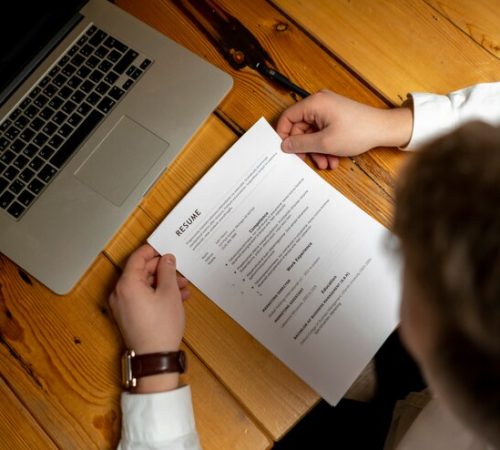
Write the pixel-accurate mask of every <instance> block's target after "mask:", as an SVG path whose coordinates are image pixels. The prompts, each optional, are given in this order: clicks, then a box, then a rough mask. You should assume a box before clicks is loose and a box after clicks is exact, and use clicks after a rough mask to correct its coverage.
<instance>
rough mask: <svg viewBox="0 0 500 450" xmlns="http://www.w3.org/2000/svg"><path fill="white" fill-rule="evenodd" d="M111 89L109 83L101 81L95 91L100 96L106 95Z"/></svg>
mask: <svg viewBox="0 0 500 450" xmlns="http://www.w3.org/2000/svg"><path fill="white" fill-rule="evenodd" d="M110 87H111V86H110V85H109V84H108V83H105V82H104V81H101V82H100V83H99V84H98V85H97V87H96V88H95V91H96V92H98V93H99V94H102V95H104V94H105V93H106V92H108V90H109V88H110Z"/></svg>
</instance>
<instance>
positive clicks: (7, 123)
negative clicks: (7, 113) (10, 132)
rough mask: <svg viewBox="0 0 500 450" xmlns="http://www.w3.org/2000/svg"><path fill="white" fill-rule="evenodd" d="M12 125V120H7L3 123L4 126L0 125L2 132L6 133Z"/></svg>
mask: <svg viewBox="0 0 500 450" xmlns="http://www.w3.org/2000/svg"><path fill="white" fill-rule="evenodd" d="M11 125H12V120H9V119H7V120H5V121H3V122H2V125H0V131H5V130H6V129H7V128H9V127H10V126H11Z"/></svg>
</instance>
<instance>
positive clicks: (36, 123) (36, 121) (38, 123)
mask: <svg viewBox="0 0 500 450" xmlns="http://www.w3.org/2000/svg"><path fill="white" fill-rule="evenodd" d="M44 125H45V122H44V121H43V120H42V119H40V117H35V118H34V119H33V120H32V121H31V123H30V128H32V129H33V130H35V131H38V130H39V129H40V128H42V127H43V126H44Z"/></svg>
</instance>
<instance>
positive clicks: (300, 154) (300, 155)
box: [297, 153, 307, 161]
mask: <svg viewBox="0 0 500 450" xmlns="http://www.w3.org/2000/svg"><path fill="white" fill-rule="evenodd" d="M297 156H298V157H299V158H300V159H301V160H302V161H305V160H306V156H307V155H306V154H305V153H297Z"/></svg>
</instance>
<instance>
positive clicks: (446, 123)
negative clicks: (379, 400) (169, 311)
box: [118, 83, 500, 450]
mask: <svg viewBox="0 0 500 450" xmlns="http://www.w3.org/2000/svg"><path fill="white" fill-rule="evenodd" d="M411 97H412V99H413V111H414V120H413V133H412V137H411V141H410V143H409V144H408V146H407V147H406V148H405V150H414V149H416V148H418V147H419V146H421V145H422V144H424V143H426V142H428V141H430V140H432V139H434V138H436V137H438V136H440V135H443V134H445V133H447V132H449V131H451V130H452V129H454V128H456V127H457V126H459V125H461V124H462V123H464V122H467V121H469V120H482V121H485V122H488V123H490V124H492V125H500V83H482V84H478V85H476V86H472V87H468V88H465V89H461V90H459V91H455V92H452V93H450V94H448V95H435V94H424V93H413V94H411ZM121 404H122V437H121V442H120V444H119V446H118V448H119V449H120V450H126V449H127V450H129V449H134V450H146V449H148V450H156V449H162V450H166V449H168V450H181V449H182V450H187V449H189V450H196V449H200V448H201V447H200V443H199V439H198V434H197V432H196V427H195V421H194V414H193V407H192V403H191V391H190V389H189V386H183V387H181V388H179V389H176V390H173V391H169V392H164V393H159V394H129V393H123V394H122V399H121ZM433 448H435V449H440V450H479V449H481V450H482V449H485V448H486V447H485V446H484V445H483V444H481V443H479V442H478V441H477V440H476V439H475V437H474V436H473V435H472V434H471V433H469V432H468V430H466V429H465V428H464V427H463V426H462V425H461V424H459V423H458V422H457V421H456V420H455V419H454V418H453V417H451V416H449V415H447V414H445V413H444V412H443V411H442V410H441V408H440V406H439V404H438V402H437V401H436V400H431V401H430V402H429V404H428V405H427V406H426V407H424V409H423V410H422V412H421V413H420V414H419V416H418V417H417V419H416V420H415V422H414V423H413V425H412V426H411V427H410V429H409V430H408V432H407V434H406V435H405V436H404V437H403V439H402V441H401V442H400V444H399V446H398V450H429V449H433Z"/></svg>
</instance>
